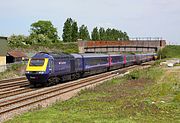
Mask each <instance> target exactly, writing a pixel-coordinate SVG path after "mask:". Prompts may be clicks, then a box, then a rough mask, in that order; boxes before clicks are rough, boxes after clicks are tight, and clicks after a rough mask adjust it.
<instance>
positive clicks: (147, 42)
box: [78, 38, 166, 53]
mask: <svg viewBox="0 0 180 123" xmlns="http://www.w3.org/2000/svg"><path fill="white" fill-rule="evenodd" d="M78 46H79V51H80V53H110V52H117V53H119V52H146V53H147V52H157V51H158V50H159V49H160V48H163V47H165V46H166V41H165V40H162V38H132V39H130V40H128V41H78Z"/></svg>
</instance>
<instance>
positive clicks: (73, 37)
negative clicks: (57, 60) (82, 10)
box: [62, 18, 78, 42]
mask: <svg viewBox="0 0 180 123" xmlns="http://www.w3.org/2000/svg"><path fill="white" fill-rule="evenodd" d="M62 37H63V41H64V42H76V41H77V39H78V26H77V22H76V21H73V20H72V19H71V18H68V19H67V20H66V22H65V23H64V27H63V35H62Z"/></svg>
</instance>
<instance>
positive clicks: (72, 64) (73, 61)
mask: <svg viewBox="0 0 180 123" xmlns="http://www.w3.org/2000/svg"><path fill="white" fill-rule="evenodd" d="M70 64H71V73H73V72H75V59H71V60H70Z"/></svg>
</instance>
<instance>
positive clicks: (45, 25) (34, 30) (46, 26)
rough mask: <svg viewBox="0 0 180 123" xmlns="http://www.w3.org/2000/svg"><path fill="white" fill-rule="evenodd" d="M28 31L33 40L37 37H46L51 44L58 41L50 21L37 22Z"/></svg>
mask: <svg viewBox="0 0 180 123" xmlns="http://www.w3.org/2000/svg"><path fill="white" fill-rule="evenodd" d="M30 30H31V33H30V36H32V37H34V38H36V37H38V36H39V35H43V36H44V37H47V38H48V39H49V41H51V42H52V43H55V42H57V41H58V32H57V29H56V28H55V27H54V26H53V24H52V23H51V21H43V20H39V21H38V22H35V23H33V24H31V29H30Z"/></svg>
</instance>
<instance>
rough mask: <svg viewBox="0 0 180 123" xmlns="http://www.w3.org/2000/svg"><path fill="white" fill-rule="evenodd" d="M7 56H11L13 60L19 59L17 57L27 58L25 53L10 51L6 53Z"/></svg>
mask: <svg viewBox="0 0 180 123" xmlns="http://www.w3.org/2000/svg"><path fill="white" fill-rule="evenodd" d="M7 54H8V55H9V56H13V57H15V58H19V57H27V56H26V54H25V53H23V52H21V51H10V52H8V53H7Z"/></svg>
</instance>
